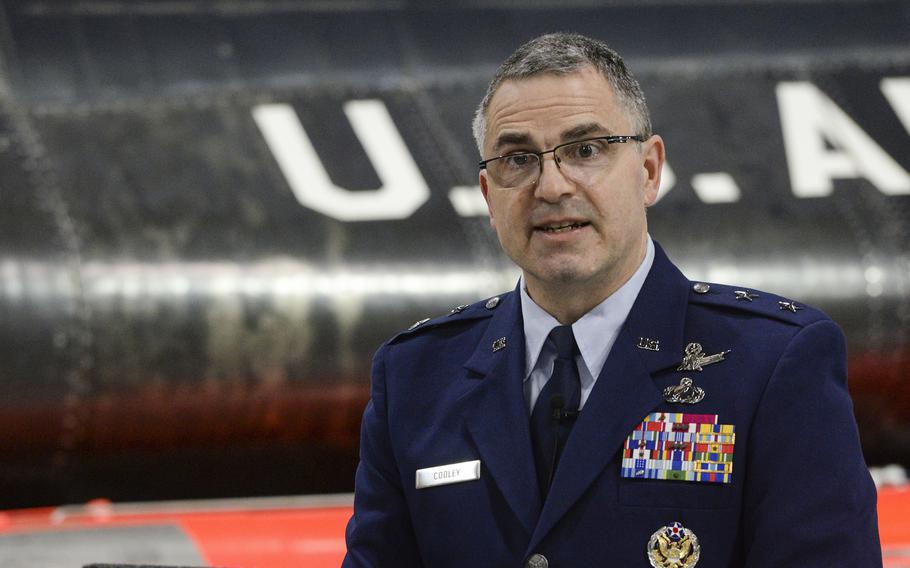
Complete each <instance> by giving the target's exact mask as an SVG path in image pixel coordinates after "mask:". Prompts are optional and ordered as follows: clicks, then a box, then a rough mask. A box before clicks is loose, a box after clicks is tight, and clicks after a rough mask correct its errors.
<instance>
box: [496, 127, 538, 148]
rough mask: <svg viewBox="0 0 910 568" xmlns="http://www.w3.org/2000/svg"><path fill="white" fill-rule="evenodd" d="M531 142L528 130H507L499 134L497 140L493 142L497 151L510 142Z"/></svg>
mask: <svg viewBox="0 0 910 568" xmlns="http://www.w3.org/2000/svg"><path fill="white" fill-rule="evenodd" d="M530 142H531V135H530V134H528V133H527V132H516V131H508V130H507V131H505V132H502V133H500V134H499V136H497V137H496V141H495V142H494V143H493V151H494V152H497V151H499V149H500V148H502V147H503V146H507V145H509V144H519V145H520V144H529V143H530Z"/></svg>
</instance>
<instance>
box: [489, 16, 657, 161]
mask: <svg viewBox="0 0 910 568" xmlns="http://www.w3.org/2000/svg"><path fill="white" fill-rule="evenodd" d="M588 66H591V67H594V68H595V69H597V70H598V71H600V73H601V74H603V76H604V78H606V79H607V81H608V82H609V83H610V86H611V87H612V88H613V91H614V93H615V94H616V96H617V98H618V100H619V101H620V102H621V103H622V104H623V105H624V106H625V107H626V110H627V112H628V113H629V116H631V117H632V121H633V122H632V124H633V128H634V130H635V134H640V135H641V136H644V137H645V138H648V137H650V136H651V117H650V114H649V113H648V105H647V103H646V102H645V95H644V93H643V92H642V90H641V87H640V86H639V84H638V81H636V80H635V77H633V76H632V73H630V72H629V70H628V68H626V64H625V63H624V62H623V60H622V58H621V57H620V56H619V54H618V53H616V52H615V51H613V50H612V49H610V48H609V47H608V46H607V44H605V43H604V42H602V41H597V40H594V39H591V38H589V37H585V36H583V35H579V34H569V33H555V34H547V35H543V36H540V37H538V38H535V39H532V40H531V41H529V42H528V43H526V44H524V45H522V46H521V47H519V48H518V49H517V50H515V52H514V53H513V54H512V55H510V56H509V57H508V58H507V59H506V60H505V61H504V62H503V63H502V65H500V66H499V69H497V70H496V74H495V75H494V76H493V80H492V81H490V85H489V87H487V92H486V94H485V95H484V97H483V100H482V101H481V102H480V104H479V105H478V106H477V110H476V111H475V113H474V122H473V124H472V130H473V133H474V140H475V141H476V142H477V148H478V149H479V150H480V153H481V155H483V142H484V137H485V134H486V112H487V108H488V107H489V106H490V99H492V98H493V94H494V93H495V92H496V90H497V89H498V88H499V85H501V84H502V83H503V82H504V81H508V80H514V79H525V78H528V77H533V76H535V75H543V74H554V75H566V74H568V73H573V72H575V71H578V70H579V69H581V68H582V67H588Z"/></svg>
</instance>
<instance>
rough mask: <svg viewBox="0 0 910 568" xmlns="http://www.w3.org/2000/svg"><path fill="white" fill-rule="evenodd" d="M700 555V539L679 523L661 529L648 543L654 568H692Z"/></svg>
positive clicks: (649, 554)
mask: <svg viewBox="0 0 910 568" xmlns="http://www.w3.org/2000/svg"><path fill="white" fill-rule="evenodd" d="M700 555H701V546H700V545H699V544H698V537H697V536H695V533H694V532H692V531H691V530H689V529H687V528H686V527H684V526H682V523H679V522H676V523H672V524H670V525H668V526H665V527H660V528H659V529H657V532H655V533H654V534H653V535H651V539H650V540H649V541H648V560H649V561H650V562H651V566H652V567H653V568H692V567H693V566H695V565H696V564H697V563H698V557H699V556H700Z"/></svg>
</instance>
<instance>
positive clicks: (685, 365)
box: [676, 343, 730, 371]
mask: <svg viewBox="0 0 910 568" xmlns="http://www.w3.org/2000/svg"><path fill="white" fill-rule="evenodd" d="M685 352H686V354H685V355H684V356H683V359H682V363H680V365H679V367H677V368H676V370H677V371H701V370H702V367H704V366H705V365H711V364H712V363H718V362H720V361H723V360H724V355H726V354H727V353H729V352H730V350H729V349H727V350H726V351H721V352H720V353H715V354H714V355H702V354H701V353H702V347H701V343H690V344H688V345H686V350H685Z"/></svg>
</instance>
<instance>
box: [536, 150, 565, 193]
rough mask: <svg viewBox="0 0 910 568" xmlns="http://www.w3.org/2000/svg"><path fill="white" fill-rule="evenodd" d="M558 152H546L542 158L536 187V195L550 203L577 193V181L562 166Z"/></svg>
mask: <svg viewBox="0 0 910 568" xmlns="http://www.w3.org/2000/svg"><path fill="white" fill-rule="evenodd" d="M558 160H559V158H557V157H556V154H553V153H550V154H544V155H543V156H542V157H541V158H540V178H539V179H538V180H537V185H536V186H535V188H534V196H535V197H537V198H538V199H542V200H544V201H547V202H550V203H557V202H558V201H559V200H561V199H562V198H563V197H564V196H566V195H572V194H574V193H575V182H573V181H572V180H571V179H569V178H568V177H567V176H566V173H565V171H563V169H562V168H560V166H559V163H558Z"/></svg>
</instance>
